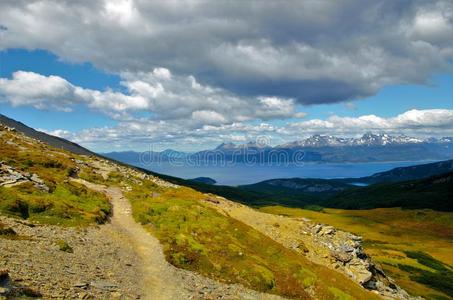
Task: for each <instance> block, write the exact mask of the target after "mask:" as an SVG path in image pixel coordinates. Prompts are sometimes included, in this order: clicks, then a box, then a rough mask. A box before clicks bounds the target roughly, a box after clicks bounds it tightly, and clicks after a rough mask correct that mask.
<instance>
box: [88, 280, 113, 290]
mask: <svg viewBox="0 0 453 300" xmlns="http://www.w3.org/2000/svg"><path fill="white" fill-rule="evenodd" d="M90 285H91V286H92V287H95V288H97V289H101V290H106V291H115V290H116V289H117V288H118V285H117V284H115V283H112V282H108V281H102V280H101V281H93V282H91V283H90Z"/></svg>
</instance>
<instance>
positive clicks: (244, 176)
mask: <svg viewBox="0 0 453 300" xmlns="http://www.w3.org/2000/svg"><path fill="white" fill-rule="evenodd" d="M423 163H428V162H420V161H419V162H413V161H404V162H379V163H338V164H333V163H324V164H319V163H304V164H303V165H302V166H296V165H289V166H277V165H253V166H250V165H245V164H243V163H236V164H235V165H232V166H216V165H206V164H203V165H200V166H189V165H182V166H181V165H179V166H178V165H174V164H170V163H168V162H159V163H151V164H148V165H139V166H140V167H142V168H145V169H148V170H151V171H154V172H157V173H161V174H166V175H171V176H175V177H180V178H185V179H191V178H196V177H210V178H212V179H215V180H216V181H217V184H221V185H241V184H251V183H256V182H259V181H263V180H267V179H275V178H292V177H301V178H324V179H331V178H345V177H362V176H369V175H371V174H374V173H377V172H382V171H388V170H390V169H393V168H396V167H407V166H412V165H418V164H423Z"/></svg>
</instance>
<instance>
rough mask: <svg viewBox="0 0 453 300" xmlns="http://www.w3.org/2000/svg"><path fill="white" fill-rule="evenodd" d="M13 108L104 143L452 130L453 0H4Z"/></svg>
mask: <svg viewBox="0 0 453 300" xmlns="http://www.w3.org/2000/svg"><path fill="white" fill-rule="evenodd" d="M0 113H2V114H5V115H7V116H10V117H12V118H15V119H18V120H20V121H22V122H24V123H26V124H28V125H30V126H33V127H35V128H40V129H42V130H44V131H47V132H51V133H53V134H56V135H59V136H62V137H66V138H69V139H71V140H73V141H75V142H78V143H81V144H82V145H84V146H87V147H89V148H91V149H93V150H95V151H110V150H145V149H149V148H150V147H152V148H153V149H155V150H162V149H166V148H174V149H180V150H197V149H206V148H211V147H214V146H215V145H217V144H219V143H221V142H229V141H233V142H236V143H243V142H246V141H250V140H254V139H256V138H257V137H261V136H267V137H269V139H270V141H271V143H272V144H280V143H283V142H287V141H293V140H297V139H301V138H304V137H306V136H309V135H312V134H332V135H341V136H356V135H360V134H363V133H365V132H368V131H373V132H387V133H392V134H407V135H414V136H453V2H452V1H451V0H423V1H422V0H420V1H418V0H401V1H394V0H378V1H376V0H338V1H327V0H326V1H323V0H299V1H198V0H188V1H145V0H115V1H113V0H106V1H94V0H86V1H84V0H81V1H71V0H67V1H64V0H58V1H57V0H55V1H50V0H43V1H29V0H11V1H8V0H3V1H1V2H0Z"/></svg>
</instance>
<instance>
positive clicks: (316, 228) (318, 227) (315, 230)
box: [313, 224, 323, 234]
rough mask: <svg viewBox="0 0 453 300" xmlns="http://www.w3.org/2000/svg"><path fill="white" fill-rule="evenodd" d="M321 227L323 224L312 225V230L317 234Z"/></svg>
mask: <svg viewBox="0 0 453 300" xmlns="http://www.w3.org/2000/svg"><path fill="white" fill-rule="evenodd" d="M322 227H323V226H322V225H321V224H318V225H316V226H315V227H313V232H314V233H315V234H318V233H319V232H320V231H321V229H322Z"/></svg>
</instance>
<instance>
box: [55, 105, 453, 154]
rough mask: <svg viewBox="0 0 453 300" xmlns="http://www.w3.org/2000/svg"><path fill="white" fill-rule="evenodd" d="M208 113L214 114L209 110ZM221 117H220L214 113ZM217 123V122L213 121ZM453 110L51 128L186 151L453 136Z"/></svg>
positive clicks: (102, 146)
mask: <svg viewBox="0 0 453 300" xmlns="http://www.w3.org/2000/svg"><path fill="white" fill-rule="evenodd" d="M207 116H208V118H210V117H211V116H210V115H209V113H207ZM214 119H215V118H214ZM212 123H215V122H212ZM451 128H453V110H447V109H429V110H409V111H406V112H404V113H402V114H399V115H397V116H394V117H390V118H381V117H378V116H375V115H364V116H359V117H356V118H351V117H340V116H331V117H329V118H327V119H325V120H321V119H312V120H307V121H303V122H292V123H288V124H284V125H275V124H274V125H273V124H269V123H260V124H248V123H243V122H236V123H232V124H220V125H219V124H211V125H204V126H202V127H200V128H197V129H195V130H192V129H190V128H187V126H186V123H185V122H184V121H182V120H178V121H175V122H170V121H150V120H133V121H123V122H120V123H119V124H118V125H117V126H115V127H105V128H92V129H85V130H82V131H80V132H68V131H61V130H59V131H54V132H50V133H52V134H56V135H58V136H61V137H65V138H69V139H71V140H73V141H75V142H78V143H81V144H82V145H84V146H87V147H89V148H91V149H95V150H98V151H111V150H112V148H111V147H112V145H115V146H116V147H118V149H119V150H124V149H132V150H156V151H158V150H163V149H166V148H169V147H174V145H178V149H181V150H201V148H200V147H202V148H203V149H206V148H209V147H215V146H217V145H218V144H220V143H222V142H229V141H230V142H235V143H243V142H246V141H255V140H256V139H257V138H258V137H263V136H265V137H266V139H267V140H269V141H270V142H271V143H272V144H274V145H276V144H282V143H285V142H290V141H294V140H298V139H302V138H306V137H308V136H310V135H313V134H327V135H337V136H359V135H362V134H364V133H366V132H369V131H371V132H380V133H390V134H395V135H400V134H406V135H409V136H417V137H430V136H438V137H440V136H451V135H452V130H451Z"/></svg>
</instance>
